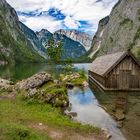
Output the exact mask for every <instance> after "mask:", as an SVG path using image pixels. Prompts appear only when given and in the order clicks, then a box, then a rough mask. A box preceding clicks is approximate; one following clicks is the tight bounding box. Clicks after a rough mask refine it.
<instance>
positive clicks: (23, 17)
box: [7, 0, 118, 34]
mask: <svg viewBox="0 0 140 140" xmlns="http://www.w3.org/2000/svg"><path fill="white" fill-rule="evenodd" d="M117 1H118V0H7V2H8V3H9V4H10V5H11V6H12V7H14V8H15V9H16V11H17V13H18V16H19V19H20V21H22V22H23V23H24V24H25V25H27V26H28V27H29V28H31V29H32V30H34V31H39V30H41V29H42V28H44V29H48V30H49V31H50V32H54V31H56V30H59V29H76V30H79V31H83V32H86V33H89V34H94V33H95V32H96V30H97V27H98V22H99V20H100V19H102V18H103V17H105V16H107V15H109V13H110V11H111V9H112V7H113V6H114V5H115V4H116V2H117Z"/></svg>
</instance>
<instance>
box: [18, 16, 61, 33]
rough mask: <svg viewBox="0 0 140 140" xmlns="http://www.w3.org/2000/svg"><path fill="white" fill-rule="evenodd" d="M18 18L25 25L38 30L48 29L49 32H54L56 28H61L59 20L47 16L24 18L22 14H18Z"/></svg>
mask: <svg viewBox="0 0 140 140" xmlns="http://www.w3.org/2000/svg"><path fill="white" fill-rule="evenodd" d="M19 19H20V20H21V21H23V22H24V24H25V25H27V26H28V27H29V28H31V29H32V30H35V31H39V30H40V29H48V30H49V31H50V32H54V31H56V29H60V28H62V25H61V22H60V21H56V20H54V19H53V18H51V17H49V16H40V17H26V18H25V17H24V16H19Z"/></svg>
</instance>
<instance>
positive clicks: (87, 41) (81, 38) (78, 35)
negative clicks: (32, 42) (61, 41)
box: [55, 29, 92, 51]
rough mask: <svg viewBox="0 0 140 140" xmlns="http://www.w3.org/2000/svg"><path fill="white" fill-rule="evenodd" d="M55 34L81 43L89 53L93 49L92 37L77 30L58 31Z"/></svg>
mask: <svg viewBox="0 0 140 140" xmlns="http://www.w3.org/2000/svg"><path fill="white" fill-rule="evenodd" d="M55 33H58V34H61V35H65V36H67V37H68V38H71V39H72V40H74V41H77V42H80V43H81V44H82V45H83V46H84V47H85V49H86V50H87V51H88V50H89V49H90V48H91V43H92V37H91V36H90V35H88V34H86V33H84V32H80V31H77V30H63V29H61V30H58V31H56V32H55Z"/></svg>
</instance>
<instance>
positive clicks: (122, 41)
mask: <svg viewBox="0 0 140 140" xmlns="http://www.w3.org/2000/svg"><path fill="white" fill-rule="evenodd" d="M127 49H132V52H133V53H134V54H135V55H136V56H137V57H139V58H140V0H119V1H118V3H117V4H116V5H115V6H114V8H113V9H112V12H111V14H110V15H109V16H107V17H105V18H103V19H102V20H101V21H100V22H99V26H98V30H97V32H96V34H95V36H94V38H93V43H92V48H91V49H90V51H89V56H90V57H94V56H95V54H97V52H98V55H103V54H109V53H114V52H118V51H123V50H127Z"/></svg>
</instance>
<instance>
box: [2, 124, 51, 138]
mask: <svg viewBox="0 0 140 140" xmlns="http://www.w3.org/2000/svg"><path fill="white" fill-rule="evenodd" d="M0 132H1V136H0V140H50V138H48V137H47V136H42V135H40V134H39V133H38V132H34V131H33V130H31V129H28V128H26V127H25V126H23V125H19V124H15V123H7V124H6V123H1V124H0Z"/></svg>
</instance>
